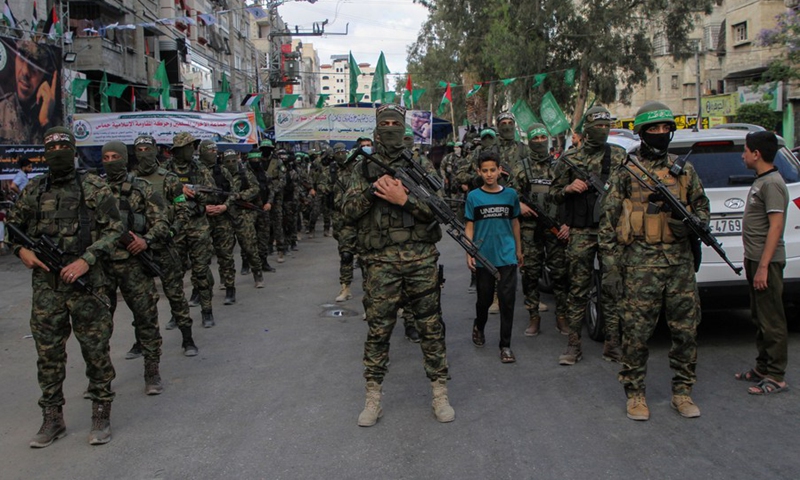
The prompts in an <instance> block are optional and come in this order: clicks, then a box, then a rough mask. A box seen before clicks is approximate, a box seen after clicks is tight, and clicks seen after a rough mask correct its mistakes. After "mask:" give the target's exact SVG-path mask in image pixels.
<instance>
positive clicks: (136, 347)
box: [125, 342, 142, 360]
mask: <svg viewBox="0 0 800 480" xmlns="http://www.w3.org/2000/svg"><path fill="white" fill-rule="evenodd" d="M141 356H142V345H141V344H140V343H139V342H135V343H134V344H133V346H132V347H131V349H130V350H128V353H126V354H125V360H133V359H134V358H139V357H141Z"/></svg>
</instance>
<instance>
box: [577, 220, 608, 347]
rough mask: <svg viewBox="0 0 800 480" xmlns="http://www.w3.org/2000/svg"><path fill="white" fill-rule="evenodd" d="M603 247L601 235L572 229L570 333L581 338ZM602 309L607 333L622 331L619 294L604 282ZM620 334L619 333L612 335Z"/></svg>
mask: <svg viewBox="0 0 800 480" xmlns="http://www.w3.org/2000/svg"><path fill="white" fill-rule="evenodd" d="M598 253H599V248H598V246H597V234H596V233H589V232H588V231H587V230H586V229H575V228H573V229H571V231H570V235H569V244H568V245H567V262H568V264H569V270H568V271H569V277H568V280H567V281H568V283H569V294H568V295H567V321H568V322H569V328H570V331H571V332H573V333H577V334H578V337H580V336H581V330H582V329H583V319H584V318H585V316H586V307H587V306H588V304H589V294H590V292H591V289H592V287H593V280H594V262H595V258H596V257H597V254H598ZM601 284H602V288H601V292H600V310H601V312H602V314H603V319H604V322H605V327H606V333H607V335H608V334H609V332H618V331H619V314H618V312H617V296H618V295H617V292H614V291H612V290H610V289H609V288H608V287H607V282H601ZM611 334H614V335H616V333H611Z"/></svg>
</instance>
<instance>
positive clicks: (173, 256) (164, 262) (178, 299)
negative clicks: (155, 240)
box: [153, 245, 192, 328]
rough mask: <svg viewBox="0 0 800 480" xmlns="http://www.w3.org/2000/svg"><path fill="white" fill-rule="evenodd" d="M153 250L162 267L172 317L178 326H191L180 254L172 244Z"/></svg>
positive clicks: (163, 281)
mask: <svg viewBox="0 0 800 480" xmlns="http://www.w3.org/2000/svg"><path fill="white" fill-rule="evenodd" d="M153 252H154V255H153V257H154V258H155V259H156V260H157V261H158V266H159V267H161V273H162V275H161V289H162V290H164V296H165V297H167V301H169V308H170V312H171V313H172V317H173V318H174V319H175V323H177V324H178V327H189V328H191V327H192V317H190V316H189V302H187V301H186V293H185V292H184V291H183V272H184V269H183V265H182V263H181V259H180V255H179V254H178V252H177V251H175V247H174V246H172V245H169V246H167V247H163V248H159V249H158V250H154V251H153Z"/></svg>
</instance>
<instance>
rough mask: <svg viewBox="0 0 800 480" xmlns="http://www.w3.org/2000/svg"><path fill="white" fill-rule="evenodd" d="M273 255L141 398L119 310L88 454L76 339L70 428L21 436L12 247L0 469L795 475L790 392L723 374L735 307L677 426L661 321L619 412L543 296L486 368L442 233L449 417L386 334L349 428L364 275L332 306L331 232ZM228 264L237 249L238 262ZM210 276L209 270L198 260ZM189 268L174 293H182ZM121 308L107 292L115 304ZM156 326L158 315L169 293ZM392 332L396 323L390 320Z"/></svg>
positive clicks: (738, 316) (743, 343) (791, 374)
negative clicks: (374, 387) (632, 406)
mask: <svg viewBox="0 0 800 480" xmlns="http://www.w3.org/2000/svg"><path fill="white" fill-rule="evenodd" d="M299 247H300V251H299V252H295V253H294V255H293V256H287V260H286V263H284V264H281V265H278V264H276V263H275V260H274V258H275V257H272V262H273V265H274V266H276V267H277V268H278V272H277V273H268V274H265V279H266V280H267V288H266V289H263V290H256V289H255V288H253V284H252V277H250V276H248V277H244V276H241V275H237V300H238V302H237V304H236V305H233V306H224V305H222V300H223V297H224V295H223V292H222V291H220V290H218V289H216V288H218V286H219V285H217V287H215V292H214V315H215V318H216V322H217V326H216V327H214V328H211V329H203V328H200V327H199V326H197V325H199V319H200V312H199V309H198V308H193V309H192V317H193V318H194V320H195V322H196V327H195V330H194V331H195V340H196V342H197V345H198V346H199V348H200V354H199V355H198V356H197V357H194V358H187V357H184V356H183V355H182V352H181V348H180V333H179V332H178V330H172V331H165V330H163V328H162V335H163V337H164V346H163V356H162V359H161V375H162V378H163V381H164V385H165V392H164V393H163V394H162V395H160V396H154V397H147V396H145V395H144V380H143V377H142V374H143V362H142V359H137V360H125V359H124V355H125V352H126V351H127V350H128V349H129V348H130V346H131V344H132V343H133V330H132V327H131V315H130V312H129V311H128V309H127V307H126V306H125V305H124V304H121V305H120V306H119V308H118V309H117V315H116V321H115V332H114V335H113V337H112V342H111V354H112V359H113V361H114V366H115V367H116V371H117V377H116V380H115V381H114V383H113V385H112V386H113V388H114V390H115V391H116V393H117V396H116V399H115V401H114V403H113V408H112V413H111V419H112V426H113V440H112V441H111V443H109V444H107V445H104V446H94V447H93V446H89V445H88V442H87V436H88V433H89V427H90V424H91V422H90V415H91V408H90V402H89V401H88V400H84V399H82V393H83V391H84V389H85V387H86V384H87V380H86V377H85V376H84V373H83V371H84V368H85V365H84V363H83V360H82V358H81V355H80V351H79V348H78V344H77V342H76V341H75V339H74V338H71V339H70V341H69V343H68V352H69V360H68V365H67V369H68V373H67V379H66V382H65V384H64V392H65V396H66V399H67V403H66V405H65V407H64V415H65V420H66V424H67V436H66V437H65V438H62V439H61V440H58V441H57V442H55V443H54V444H53V445H51V446H50V447H48V448H46V449H42V450H35V449H31V448H29V447H28V441H29V440H30V438H31V437H32V436H33V434H34V433H36V431H37V430H38V428H39V426H40V424H41V411H40V409H39V407H38V406H37V403H36V402H37V399H38V397H39V394H40V392H39V387H38V385H37V381H36V353H35V348H34V344H33V340H32V339H31V338H30V328H29V325H28V319H29V314H30V313H29V312H30V296H31V292H30V274H29V272H28V271H27V270H26V269H25V268H24V266H23V265H22V264H21V263H20V262H19V260H18V259H17V258H15V257H13V256H6V257H0V289H1V290H2V292H3V294H2V301H0V384H1V385H2V386H3V387H2V389H0V405H2V409H1V410H0V433H1V434H0V460H1V461H0V463H2V469H1V470H0V472H2V473H0V477H2V478H3V479H29V478H35V479H47V478H53V479H55V478H63V479H81V480H89V479H96V478H97V479H99V478H120V479H154V478H158V479H162V478H163V479H188V478H192V479H218V478H236V479H238V478H242V479H251V478H252V479H258V478H264V479H315V478H326V479H339V478H342V479H344V478H347V479H361V478H381V479H384V478H385V479H425V478H439V479H490V478H491V479H521V478H535V479H550V478H553V479H555V478H558V479H589V478H591V479H617V478H643V479H738V478H775V479H784V478H785V479H788V478H798V477H799V476H800V456H798V455H797V445H798V443H800V428H798V425H799V424H800V422H799V421H798V418H799V417H800V415H799V414H800V401H798V393H796V392H795V391H789V392H787V393H782V394H779V395H775V396H770V397H755V396H751V395H748V394H747V393H746V389H747V387H748V386H749V384H746V383H742V382H739V381H736V380H734V378H733V374H734V373H735V372H736V371H739V370H743V369H747V368H748V367H751V366H752V365H753V362H754V358H755V354H756V351H755V345H754V341H753V337H754V328H753V327H752V326H751V325H750V323H749V315H748V312H747V311H717V312H704V322H703V324H702V325H701V328H700V335H699V343H700V346H699V359H698V368H697V372H698V383H697V385H696V387H695V390H694V394H693V398H694V400H695V401H696V403H697V404H698V406H699V407H700V408H701V410H702V416H701V417H700V418H698V419H684V418H682V417H680V416H679V415H678V414H677V413H676V412H675V411H673V410H672V409H671V408H670V404H669V401H670V378H671V373H670V370H669V361H668V357H667V351H668V349H669V336H668V334H667V331H666V328H665V327H664V326H663V325H661V326H660V328H659V329H658V330H657V332H656V335H655V337H654V338H653V340H651V361H650V363H649V373H648V378H647V384H648V397H647V398H648V404H649V405H650V409H651V420H650V421H648V422H633V421H631V420H628V419H627V418H626V416H625V396H624V393H623V390H622V387H621V386H620V384H619V383H618V382H617V378H616V374H617V371H618V369H619V367H618V365H616V364H613V363H609V362H605V361H603V360H602V358H601V357H600V354H601V351H602V344H600V343H595V342H593V341H592V340H590V339H588V336H586V335H584V359H583V361H581V362H580V363H578V364H577V365H575V366H572V367H563V366H559V365H558V362H557V358H558V355H559V354H560V353H561V352H562V351H563V349H564V347H565V345H566V337H565V336H562V335H560V334H559V333H558V332H557V331H556V329H555V320H554V317H553V301H552V297H550V296H547V295H546V296H545V297H544V298H545V300H546V301H547V303H548V304H549V305H550V311H549V312H547V313H545V314H544V319H543V323H542V326H543V332H542V334H540V335H539V336H538V337H534V338H527V337H525V336H523V334H522V332H523V330H524V329H525V327H526V326H527V315H526V312H525V310H524V307H523V305H522V298H521V292H518V296H517V305H516V317H515V320H516V323H515V325H514V335H513V337H512V348H513V350H514V352H515V354H516V357H517V362H516V363H515V364H510V365H505V364H501V363H500V358H499V350H498V348H497V347H496V345H497V343H498V341H499V321H498V320H499V319H498V317H497V316H496V315H492V316H491V318H490V323H489V324H488V326H487V329H486V334H487V342H486V347H485V348H483V349H476V348H475V347H474V346H473V345H472V343H471V340H470V330H471V326H472V319H473V317H474V302H475V298H474V295H471V294H468V293H467V285H468V283H469V275H468V272H467V270H466V268H465V261H464V254H463V252H462V251H461V250H460V248H459V247H458V245H457V244H456V243H455V242H453V241H452V240H451V239H450V238H449V237H446V238H445V239H444V240H443V241H442V242H441V243H440V249H441V251H442V258H441V262H442V263H443V264H444V265H445V276H446V279H447V280H446V284H445V288H444V291H443V295H442V302H443V311H444V319H445V322H446V323H447V340H448V341H447V346H448V360H449V364H450V371H451V375H452V380H451V381H450V383H449V390H450V401H451V404H452V405H453V407H454V408H455V410H456V420H455V422H453V423H450V424H440V423H438V422H436V420H435V419H434V416H433V413H432V411H431V407H430V401H431V398H430V385H429V382H428V380H427V379H426V377H425V374H424V370H423V368H422V355H421V352H420V348H419V345H415V344H411V343H409V342H408V341H406V340H405V339H404V338H403V334H402V328H397V329H395V334H394V336H393V339H392V340H393V343H392V348H391V366H390V368H389V374H388V376H387V378H386V380H385V382H384V397H383V409H384V415H383V418H382V419H381V420H380V421H379V422H378V424H377V425H376V426H374V427H372V428H360V427H358V426H357V425H356V418H357V416H358V414H359V412H360V411H361V408H362V407H363V404H364V379H363V377H362V364H361V357H362V351H363V342H364V339H365V335H366V324H365V322H363V321H362V317H361V314H362V313H363V307H362V305H361V298H362V295H361V292H362V291H361V284H360V282H361V274H360V272H358V271H357V272H356V280H355V282H354V284H353V290H354V294H355V297H354V298H353V299H352V300H350V301H348V302H345V303H342V304H339V305H336V304H334V302H333V298H334V297H335V296H336V294H337V292H338V281H337V279H338V258H337V254H336V243H335V241H334V240H333V239H332V238H326V237H323V236H322V235H321V231H318V232H317V237H316V238H315V239H310V240H307V239H304V240H303V241H302V242H301V243H300V244H299ZM238 263H239V256H238V255H237V265H238ZM213 269H214V274H215V276H216V275H217V271H216V264H214V265H213ZM188 284H189V282H188V276H187V281H186V285H187V290H188ZM120 302H121V303H122V300H120ZM159 311H160V320H161V324H162V325H163V324H164V323H165V322H166V321H167V320H168V319H169V310H168V306H167V303H166V301H165V299H164V298H163V295H162V298H161V300H160V301H159ZM398 324H399V325H402V320H401V321H400V322H398ZM799 353H800V338H798V334H797V333H796V332H793V333H791V335H790V352H789V357H790V365H789V371H788V375H787V380H788V381H789V383H790V384H792V385H793V386H794V384H795V382H798V383H797V385H798V391H800V371H799V370H800V369H798V361H797V358H798V354H799Z"/></svg>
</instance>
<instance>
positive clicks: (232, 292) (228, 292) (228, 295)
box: [223, 287, 236, 305]
mask: <svg viewBox="0 0 800 480" xmlns="http://www.w3.org/2000/svg"><path fill="white" fill-rule="evenodd" d="M234 303H236V287H227V288H226V289H225V301H224V302H223V304H224V305H233V304H234Z"/></svg>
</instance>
